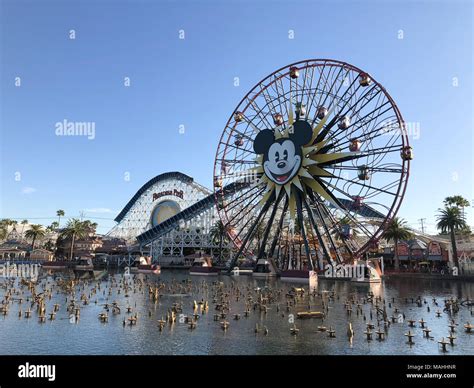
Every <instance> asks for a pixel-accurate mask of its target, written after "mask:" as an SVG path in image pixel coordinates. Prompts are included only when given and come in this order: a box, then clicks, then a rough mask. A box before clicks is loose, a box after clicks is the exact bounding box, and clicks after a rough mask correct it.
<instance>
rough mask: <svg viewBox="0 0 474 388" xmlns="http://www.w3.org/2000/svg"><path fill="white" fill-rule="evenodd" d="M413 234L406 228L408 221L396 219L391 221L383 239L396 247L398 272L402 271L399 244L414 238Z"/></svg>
mask: <svg viewBox="0 0 474 388" xmlns="http://www.w3.org/2000/svg"><path fill="white" fill-rule="evenodd" d="M412 235H413V234H412V232H411V231H410V229H409V228H408V227H407V226H406V221H405V220H403V219H401V218H398V217H394V218H392V219H391V220H390V222H389V224H388V228H387V229H386V230H385V232H384V234H383V237H384V238H385V240H387V242H390V241H393V245H394V246H395V248H394V258H395V269H396V270H398V269H400V260H399V258H398V251H397V247H398V242H399V241H400V240H408V239H410V238H411V237H412Z"/></svg>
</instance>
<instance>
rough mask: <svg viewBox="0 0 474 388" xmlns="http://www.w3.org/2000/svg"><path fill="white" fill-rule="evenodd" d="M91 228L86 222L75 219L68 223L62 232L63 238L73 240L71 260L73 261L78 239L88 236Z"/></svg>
mask: <svg viewBox="0 0 474 388" xmlns="http://www.w3.org/2000/svg"><path fill="white" fill-rule="evenodd" d="M88 232H89V228H88V225H87V223H86V222H83V221H81V220H78V219H77V218H73V219H71V220H69V221H68V223H67V225H66V228H64V231H63V232H62V236H63V237H65V238H69V239H71V250H70V255H69V258H70V259H71V260H72V258H73V254H74V243H75V241H76V238H84V237H86V236H87V234H88Z"/></svg>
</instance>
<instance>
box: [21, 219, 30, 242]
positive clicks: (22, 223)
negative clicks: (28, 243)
mask: <svg viewBox="0 0 474 388" xmlns="http://www.w3.org/2000/svg"><path fill="white" fill-rule="evenodd" d="M25 225H28V220H23V221H21V238H22V239H23V237H24V233H25Z"/></svg>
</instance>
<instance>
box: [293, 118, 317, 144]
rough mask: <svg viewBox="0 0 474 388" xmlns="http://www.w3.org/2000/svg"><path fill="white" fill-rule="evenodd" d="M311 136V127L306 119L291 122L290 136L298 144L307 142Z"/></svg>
mask: <svg viewBox="0 0 474 388" xmlns="http://www.w3.org/2000/svg"><path fill="white" fill-rule="evenodd" d="M312 136H313V129H312V128H311V125H310V124H309V123H308V122H307V121H303V120H297V121H295V122H294V123H293V133H292V134H290V138H291V139H292V140H293V141H294V142H295V144H298V145H304V144H308V143H309V141H310V140H311V137H312Z"/></svg>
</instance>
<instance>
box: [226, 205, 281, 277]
mask: <svg viewBox="0 0 474 388" xmlns="http://www.w3.org/2000/svg"><path fill="white" fill-rule="evenodd" d="M272 202H273V198H269V200H268V201H267V202H265V204H264V205H263V207H262V208H261V209H260V212H259V214H258V216H257V217H256V218H255V219H253V220H252V219H249V220H248V221H247V223H249V222H251V221H253V223H252V225H251V226H250V228H249V230H248V232H247V234H246V235H245V237H244V240H243V241H242V244H241V246H240V248H239V251H238V252H237V255H236V256H235V257H234V258H233V259H232V262H231V265H230V268H229V271H230V269H231V268H233V267H234V265H235V262H236V261H237V260H238V258H239V257H240V255H241V254H242V252H243V251H244V249H245V247H246V245H247V244H248V241H249V239H250V238H251V237H252V236H253V234H254V233H255V229H256V226H257V225H258V223H259V222H260V219H261V218H262V215H264V214H266V213H267V211H268V209H269V208H270V205H271V204H272ZM247 223H246V225H247ZM243 230H244V228H242V229H241V231H240V232H242V231H243ZM240 232H239V233H238V234H237V236H238V235H239V234H240Z"/></svg>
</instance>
